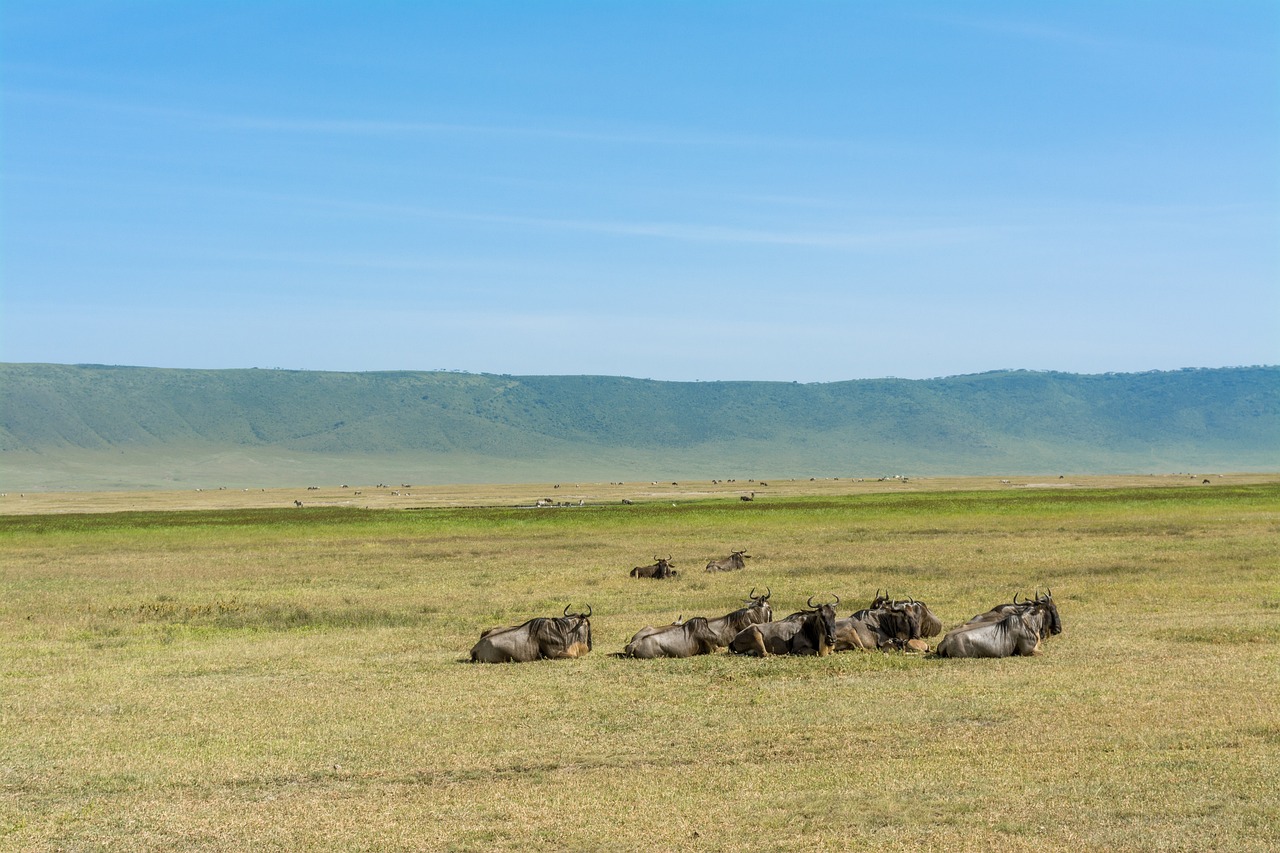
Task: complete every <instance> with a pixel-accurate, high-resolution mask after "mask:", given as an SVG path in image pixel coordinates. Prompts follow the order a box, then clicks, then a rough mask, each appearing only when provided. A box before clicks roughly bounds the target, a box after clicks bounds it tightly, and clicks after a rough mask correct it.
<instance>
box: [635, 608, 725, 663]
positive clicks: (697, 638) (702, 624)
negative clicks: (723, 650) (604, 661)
mask: <svg viewBox="0 0 1280 853" xmlns="http://www.w3.org/2000/svg"><path fill="white" fill-rule="evenodd" d="M720 645H721V643H720V638H719V637H718V636H716V633H715V632H714V631H712V630H711V628H710V626H708V625H707V620H706V619H705V618H704V617H702V616H695V617H693V618H692V619H690V620H689V621H687V622H685V623H684V624H678V623H677V624H674V625H666V626H664V627H662V628H641V629H640V630H639V631H637V632H636V635H635V636H634V637H632V638H631V642H629V643H627V647H626V649H625V650H624V652H625V654H626V655H627V657H633V658H691V657H693V656H694V655H709V654H711V653H712V652H714V651H715V650H716V649H717V648H719V647H720Z"/></svg>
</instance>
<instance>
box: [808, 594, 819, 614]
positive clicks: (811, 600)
mask: <svg viewBox="0 0 1280 853" xmlns="http://www.w3.org/2000/svg"><path fill="white" fill-rule="evenodd" d="M809 609H810V610H817V609H818V607H817V605H815V604H814V603H813V596H812V595H811V596H809Z"/></svg>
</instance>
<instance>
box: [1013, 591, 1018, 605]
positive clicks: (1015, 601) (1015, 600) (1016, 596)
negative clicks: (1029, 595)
mask: <svg viewBox="0 0 1280 853" xmlns="http://www.w3.org/2000/svg"><path fill="white" fill-rule="evenodd" d="M1013 603H1014V604H1017V603H1018V594H1017V593H1016V592H1015V593H1014V594H1013Z"/></svg>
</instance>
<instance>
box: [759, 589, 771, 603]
mask: <svg viewBox="0 0 1280 853" xmlns="http://www.w3.org/2000/svg"><path fill="white" fill-rule="evenodd" d="M771 595H773V590H771V589H769V587H767V586H766V587H765V588H764V598H762V599H760V600H761V601H768V600H769V596H771Z"/></svg>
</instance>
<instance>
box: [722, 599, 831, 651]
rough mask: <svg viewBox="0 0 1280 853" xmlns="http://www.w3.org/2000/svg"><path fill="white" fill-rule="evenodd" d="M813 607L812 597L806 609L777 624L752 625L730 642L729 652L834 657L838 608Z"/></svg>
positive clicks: (829, 606)
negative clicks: (832, 654) (830, 655)
mask: <svg viewBox="0 0 1280 853" xmlns="http://www.w3.org/2000/svg"><path fill="white" fill-rule="evenodd" d="M839 603H840V597H839V596H836V600H835V601H834V602H833V603H831V604H814V603H813V596H809V602H808V604H809V606H808V608H807V609H805V610H801V611H799V612H797V613H792V614H791V615H790V616H788V617H787V618H785V619H780V620H779V621H777V622H765V623H763V624H760V625H749V626H747V627H746V628H743V629H742V630H741V631H739V632H738V635H737V636H736V637H734V638H733V641H732V642H730V643H729V651H731V652H733V653H734V654H739V655H756V656H758V657H766V656H768V655H819V656H825V655H829V654H831V652H832V651H833V650H834V649H835V645H836V605H837V604H839Z"/></svg>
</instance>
